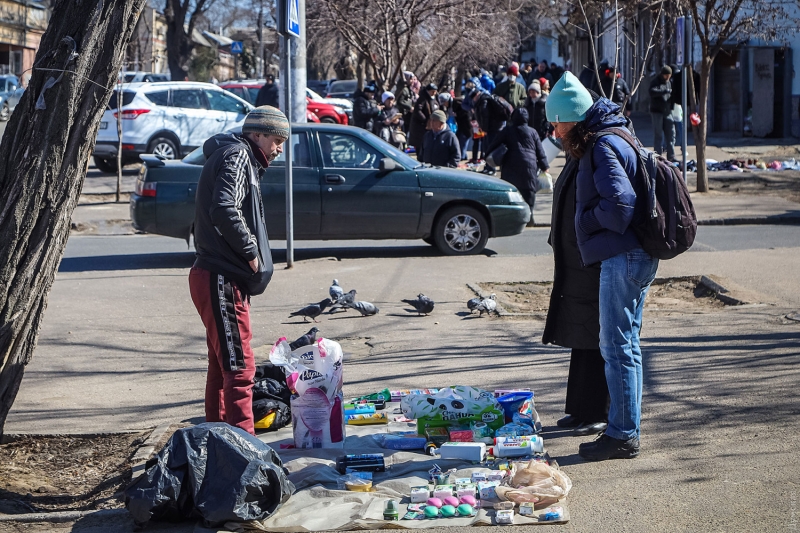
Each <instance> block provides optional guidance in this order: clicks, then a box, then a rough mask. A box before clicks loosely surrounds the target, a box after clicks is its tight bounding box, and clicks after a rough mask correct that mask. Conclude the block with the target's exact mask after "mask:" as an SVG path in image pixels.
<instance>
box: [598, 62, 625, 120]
mask: <svg viewBox="0 0 800 533" xmlns="http://www.w3.org/2000/svg"><path fill="white" fill-rule="evenodd" d="M615 70H616V69H615V68H614V67H613V66H609V67H607V68H606V69H605V70H604V71H603V72H601V73H600V76H601V78H600V81H601V83H600V86H601V87H602V88H603V93H604V94H605V95H606V98H608V99H609V100H611V101H612V102H614V103H615V104H617V105H619V106H620V107H621V108H623V109H625V107H626V106H627V104H628V100H629V99H630V97H631V90H630V88H629V87H628V84H627V83H625V80H624V79H622V74H621V73H620V72H617V73H616V77H615V76H614V71H615ZM626 112H627V114H628V115H630V110H626Z"/></svg>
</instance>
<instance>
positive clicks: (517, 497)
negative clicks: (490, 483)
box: [495, 460, 572, 509]
mask: <svg viewBox="0 0 800 533" xmlns="http://www.w3.org/2000/svg"><path fill="white" fill-rule="evenodd" d="M508 485H509V486H506V485H501V486H499V487H497V488H496V489H495V492H497V496H498V498H500V499H501V500H508V501H511V502H514V503H517V504H519V503H522V502H534V503H536V508H537V509H539V508H542V507H547V506H549V505H553V504H554V503H556V502H558V501H559V500H563V499H564V498H566V497H567V494H569V491H570V490H571V489H572V480H571V479H570V478H569V476H567V475H566V474H565V473H564V472H562V471H561V470H557V469H555V468H553V467H552V466H550V465H548V464H547V463H543V462H539V461H535V460H532V461H530V462H528V463H524V462H523V463H514V466H513V467H512V469H511V475H510V476H509V478H508Z"/></svg>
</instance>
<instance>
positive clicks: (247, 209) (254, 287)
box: [189, 106, 289, 434]
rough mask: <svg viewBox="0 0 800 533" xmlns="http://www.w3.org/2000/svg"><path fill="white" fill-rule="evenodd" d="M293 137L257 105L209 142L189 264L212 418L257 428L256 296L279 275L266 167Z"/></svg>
mask: <svg viewBox="0 0 800 533" xmlns="http://www.w3.org/2000/svg"><path fill="white" fill-rule="evenodd" d="M288 138H289V121H288V120H287V118H286V116H285V115H284V114H283V113H281V112H280V111H279V110H278V109H276V108H274V107H271V106H262V107H257V108H255V109H253V110H252V111H250V113H248V115H247V117H245V120H244V125H243V126H242V133H241V134H236V133H220V134H217V135H215V136H213V137H211V138H210V139H208V140H207V141H206V142H205V143H204V144H203V153H204V155H205V156H206V162H205V165H203V171H202V172H201V174H200V181H199V182H198V184H197V195H196V196H197V197H196V200H195V202H196V210H195V221H194V238H195V248H196V250H197V252H196V259H195V262H194V266H193V267H192V269H191V270H190V272H189V291H190V293H191V296H192V302H193V303H194V305H195V307H196V308H197V312H198V313H199V314H200V318H201V319H202V321H203V325H204V326H205V328H206V344H207V345H208V374H207V375H206V393H205V413H206V422H227V423H228V424H230V425H232V426H236V427H239V428H241V429H243V430H245V431H247V432H248V433H250V434H255V432H254V428H253V378H254V376H255V371H256V367H255V357H254V355H253V350H252V348H251V346H250V342H251V340H252V330H251V328H250V297H251V296H257V295H259V294H261V293H263V292H264V290H265V289H266V288H267V285H268V284H269V281H270V279H271V278H272V272H273V266H272V255H271V252H270V249H269V238H268V236H267V228H266V224H265V222H264V206H263V203H262V201H261V189H260V186H259V183H260V180H259V178H260V175H261V173H262V171H263V170H264V169H265V168H267V167H268V166H269V164H270V162H272V161H273V160H274V159H275V158H276V157H278V155H279V154H281V153H282V152H283V143H284V142H285V141H286V139H288Z"/></svg>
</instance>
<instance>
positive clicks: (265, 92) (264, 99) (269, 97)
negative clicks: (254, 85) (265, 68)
mask: <svg viewBox="0 0 800 533" xmlns="http://www.w3.org/2000/svg"><path fill="white" fill-rule="evenodd" d="M264 105H268V106H272V107H274V108H275V109H278V107H279V105H278V87H277V86H276V85H275V76H273V75H272V74H267V80H266V83H264V86H263V87H261V88H260V89H259V90H258V94H256V107H261V106H264Z"/></svg>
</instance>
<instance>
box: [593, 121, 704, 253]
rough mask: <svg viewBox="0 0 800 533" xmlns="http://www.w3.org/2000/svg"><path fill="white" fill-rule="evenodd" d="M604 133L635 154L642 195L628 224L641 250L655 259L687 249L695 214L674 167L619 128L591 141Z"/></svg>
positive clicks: (684, 184) (695, 218) (694, 225)
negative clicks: (613, 136) (621, 141)
mask: <svg viewBox="0 0 800 533" xmlns="http://www.w3.org/2000/svg"><path fill="white" fill-rule="evenodd" d="M606 135H616V136H618V137H621V138H623V139H624V140H625V141H626V142H627V143H628V144H630V145H631V148H633V150H634V151H635V152H636V154H637V155H638V156H639V166H638V170H637V172H636V175H637V176H641V177H642V182H643V184H644V188H645V191H646V196H645V198H639V199H637V200H636V208H635V210H634V220H633V224H632V225H633V231H634V232H635V233H636V237H638V239H639V243H640V244H641V245H642V248H643V249H644V251H645V252H647V253H648V254H650V255H652V256H653V257H655V258H656V259H672V258H673V257H675V256H677V255H679V254H682V253H683V252H685V251H686V250H688V249H689V248H691V247H692V244H694V238H695V235H697V215H696V214H695V211H694V206H693V205H692V199H691V197H690V196H689V189H687V187H686V183H685V182H684V181H683V176H681V174H680V173H679V172H678V169H677V168H676V167H674V166H672V165H671V164H670V163H669V162H668V161H667V160H666V159H664V158H663V157H661V156H660V155H656V154H655V153H654V152H651V151H650V150H647V149H645V148H643V147H642V146H641V145H640V144H639V142H638V141H637V140H636V139H635V138H634V137H633V136H632V135H631V134H630V133H628V132H627V131H626V130H624V129H622V128H609V129H606V130H602V131H600V132H598V133H597V135H595V142H597V139H599V138H600V137H604V136H606Z"/></svg>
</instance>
